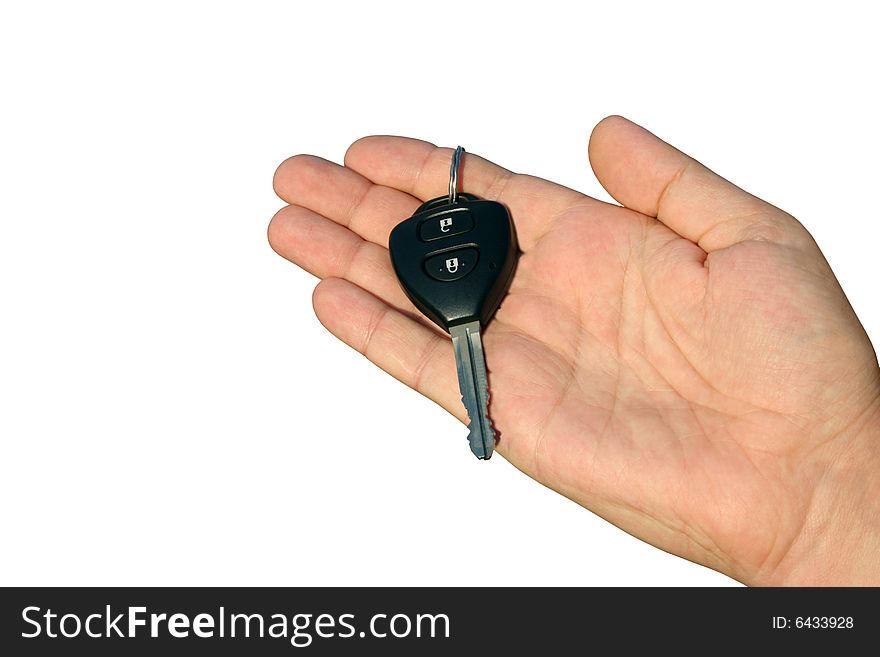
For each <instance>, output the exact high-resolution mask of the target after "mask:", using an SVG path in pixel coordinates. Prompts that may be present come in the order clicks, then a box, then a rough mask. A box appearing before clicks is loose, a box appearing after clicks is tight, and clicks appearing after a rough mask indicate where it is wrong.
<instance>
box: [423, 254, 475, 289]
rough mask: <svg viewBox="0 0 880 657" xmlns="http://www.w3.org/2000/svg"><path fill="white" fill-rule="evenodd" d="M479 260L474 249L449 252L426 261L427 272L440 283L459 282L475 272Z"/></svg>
mask: <svg viewBox="0 0 880 657" xmlns="http://www.w3.org/2000/svg"><path fill="white" fill-rule="evenodd" d="M478 258H479V253H478V251H477V250H476V249H472V248H466V249H456V250H455V251H447V252H446V253H441V254H439V255H435V256H431V257H429V258H428V259H427V260H425V271H426V272H428V276H430V277H431V278H436V279H437V280H438V281H457V280H458V279H459V278H464V277H465V276H467V275H468V274H470V273H471V272H472V271H473V270H474V268H475V267H476V266H477V259H478Z"/></svg>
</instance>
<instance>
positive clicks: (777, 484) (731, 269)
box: [269, 117, 880, 585]
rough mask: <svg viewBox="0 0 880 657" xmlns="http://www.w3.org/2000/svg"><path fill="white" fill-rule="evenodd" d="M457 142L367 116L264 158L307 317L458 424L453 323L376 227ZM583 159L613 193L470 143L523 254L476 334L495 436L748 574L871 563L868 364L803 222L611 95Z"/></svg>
mask: <svg viewBox="0 0 880 657" xmlns="http://www.w3.org/2000/svg"><path fill="white" fill-rule="evenodd" d="M450 157H451V150H450V149H446V148H437V147H435V146H433V145H432V144H429V143H426V142H423V141H418V140H414V139H407V138H402V137H366V138H364V139H361V140H359V141H357V142H355V143H354V144H352V146H351V147H350V148H349V150H348V152H347V153H346V155H345V165H344V166H339V165H337V164H333V163H331V162H328V161H326V160H323V159H320V158H317V157H314V156H309V155H298V156H295V157H292V158H290V159H288V160H286V161H285V162H284V163H283V164H282V165H281V166H280V167H279V168H278V171H277V172H276V174H275V180H274V186H275V190H276V192H277V193H278V195H279V196H280V197H281V198H282V199H283V200H284V201H286V202H287V203H289V204H290V205H288V206H287V207H285V208H283V209H282V210H280V211H279V212H278V213H277V214H276V215H275V216H274V217H273V218H272V221H271V223H270V225H269V242H270V243H271V245H272V247H273V248H274V249H275V251H277V252H278V253H279V254H280V255H282V256H283V257H285V258H287V259H288V260H290V261H292V262H294V263H296V264H297V265H299V266H300V267H302V268H303V269H305V270H307V271H309V272H311V273H313V274H315V275H316V276H318V277H320V278H321V279H322V281H321V282H320V283H319V284H318V286H317V287H316V288H315V292H314V296H313V304H314V309H315V313H316V314H317V316H318V319H319V320H320V321H321V322H322V324H323V325H324V326H325V327H327V329H329V330H330V331H331V332H332V333H333V334H334V335H336V336H337V337H338V338H339V339H341V340H342V341H343V342H345V343H346V344H348V345H350V346H351V347H353V348H355V349H357V350H358V351H360V352H361V353H363V354H364V355H366V356H367V358H369V359H370V360H371V361H373V362H374V363H376V364H377V365H378V366H379V367H381V368H382V369H384V370H385V371H386V372H388V373H389V374H391V375H392V376H394V377H396V378H398V379H399V380H401V381H402V382H404V383H405V384H407V385H409V386H411V387H412V388H414V389H415V390H417V391H419V392H421V393H422V394H424V395H425V396H427V397H429V398H430V399H432V400H434V401H436V402H437V403H438V404H440V405H441V406H443V407H444V408H445V409H447V410H448V411H449V412H450V413H452V414H453V415H455V416H456V417H458V418H459V419H460V420H462V421H464V422H466V421H467V416H466V414H465V411H464V408H463V407H462V404H461V400H460V395H459V391H458V384H457V380H456V374H455V367H454V358H453V355H452V348H451V343H450V341H449V339H448V336H447V335H446V334H445V333H442V332H441V331H440V330H439V329H437V328H436V327H434V326H433V325H431V324H430V323H428V322H427V321H426V320H424V319H423V318H421V317H420V316H419V314H418V312H417V311H416V310H415V309H414V308H413V306H412V305H411V303H410V302H409V301H408V300H407V299H406V298H405V296H404V295H403V293H402V291H401V290H400V288H399V286H398V283H397V280H396V278H395V277H394V274H393V271H392V269H391V264H390V260H389V257H388V250H387V245H388V235H389V232H390V231H391V229H392V228H393V227H394V226H395V225H396V224H397V223H398V222H400V221H401V220H403V219H405V218H406V217H408V216H410V214H411V213H412V212H413V211H414V210H415V208H416V207H417V206H418V205H419V204H420V203H421V201H423V200H426V199H429V198H433V197H436V196H439V195H441V194H443V193H444V192H445V190H446V186H447V183H448V175H449V161H450ZM589 157H590V163H591V165H592V168H593V171H594V172H595V174H596V176H597V178H598V179H599V181H600V182H601V184H602V186H603V187H604V188H605V189H606V190H607V191H608V192H609V193H610V194H611V196H612V197H613V198H614V199H616V200H617V201H618V202H619V203H620V204H621V205H620V206H618V205H613V204H608V203H604V202H601V201H598V200H596V199H593V198H590V197H588V196H585V195H583V194H581V193H579V192H576V191H573V190H571V189H568V188H565V187H562V186H560V185H556V184H554V183H552V182H549V181H546V180H542V179H539V178H534V177H531V176H526V175H520V174H514V173H511V172H510V171H507V170H505V169H503V168H501V167H499V166H497V165H495V164H492V163H491V162H488V161H487V160H484V159H482V158H479V157H477V156H475V155H472V154H467V155H466V156H465V158H464V160H463V164H462V169H461V171H460V176H459V177H460V181H461V182H460V185H461V188H462V189H464V190H466V191H468V192H471V193H474V194H477V195H479V196H482V197H484V198H490V199H496V200H499V201H501V202H503V203H504V204H506V205H507V207H508V208H509V209H510V211H511V214H512V216H513V219H514V222H515V224H516V229H517V234H518V237H519V241H520V248H521V249H522V252H523V253H522V256H521V258H520V260H519V265H518V268H517V271H516V276H515V278H514V280H513V283H512V285H511V288H510V291H509V294H508V296H507V297H506V298H505V300H504V302H503V304H502V306H501V308H500V309H499V311H498V313H497V315H496V317H495V319H494V321H493V322H492V323H491V324H490V325H489V327H488V329H487V330H486V331H485V333H484V340H485V346H486V359H487V367H488V370H489V382H490V388H491V406H490V411H491V415H492V417H493V421H494V423H495V426H496V429H497V430H498V431H499V433H500V440H499V443H498V447H497V449H498V451H499V452H500V453H501V454H502V455H503V456H504V457H505V458H507V459H508V460H509V461H511V462H512V463H513V464H514V465H515V466H516V467H517V468H519V469H521V470H522V471H523V472H525V473H526V474H528V475H529V476H531V477H534V478H535V479H537V480H538V481H540V482H541V483H543V484H545V485H547V486H549V487H551V488H553V489H554V490H557V491H558V492H560V493H562V494H563V495H565V496H567V497H569V498H571V499H573V500H575V501H576V502H578V503H579V504H581V505H583V506H584V507H586V508H588V509H590V510H591V511H593V512H595V513H597V514H599V515H601V516H602V517H604V518H606V519H607V520H608V521H610V522H612V523H614V524H615V525H617V526H618V527H620V528H622V529H623V530H625V531H627V532H629V533H630V534H632V535H634V536H636V537H638V538H640V539H642V540H644V541H647V542H649V543H651V544H652V545H655V546H657V547H659V548H662V549H664V550H667V551H668V552H671V553H673V554H677V555H679V556H682V557H684V558H686V559H690V560H692V561H695V562H697V563H701V564H704V565H706V566H708V567H710V568H713V569H716V570H718V571H720V572H723V573H726V574H728V575H730V576H732V577H734V578H736V579H738V580H740V581H742V582H745V583H747V584H752V585H779V584H819V585H826V584H875V585H876V584H880V560H878V559H877V554H880V502H878V501H880V476H878V473H880V370H878V365H877V358H876V355H875V353H874V350H873V349H872V347H871V343H870V341H869V340H868V337H867V335H866V334H865V332H864V330H863V328H862V326H861V325H860V323H859V321H858V319H857V317H856V316H855V314H854V312H853V310H852V308H851V307H850V305H849V303H848V301H847V299H846V297H845V295H844V293H843V290H841V288H840V286H839V284H838V282H837V280H836V279H835V277H834V274H833V272H832V271H831V269H830V267H829V266H828V264H827V262H826V261H825V259H824V257H823V256H822V254H821V252H820V251H819V248H818V247H817V246H816V244H815V242H814V241H813V239H812V237H811V236H810V234H809V233H808V232H807V231H806V230H805V229H804V228H803V226H801V224H799V223H798V222H797V221H796V220H795V219H794V218H793V217H791V216H789V215H788V214H786V213H785V212H783V211H782V210H779V209H778V208H776V207H773V206H771V205H769V204H768V203H766V202H764V201H762V200H760V199H758V198H756V197H754V196H752V195H750V194H748V193H746V192H744V191H743V190H741V189H739V188H738V187H736V186H734V185H733V184H731V183H730V182H728V181H726V180H724V179H723V178H721V177H719V176H718V175H716V174H714V173H713V172H711V171H710V170H709V169H707V168H706V167H704V166H703V165H701V164H700V163H698V162H696V161H695V160H693V159H691V158H690V157H688V156H686V155H684V154H683V153H681V152H680V151H678V150H676V149H675V148H673V147H672V146H670V145H669V144H666V143H665V142H663V141H661V140H660V139H658V138H657V137H655V136H654V135H652V134H651V133H650V132H648V131H647V130H645V129H643V128H641V127H639V126H637V125H636V124H634V123H631V122H630V121H627V120H626V119H624V118H621V117H609V118H607V119H605V120H603V121H602V122H601V123H599V125H597V126H596V128H595V129H594V131H593V134H592V136H591V138H590V145H589Z"/></svg>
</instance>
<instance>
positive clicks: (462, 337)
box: [449, 322, 495, 459]
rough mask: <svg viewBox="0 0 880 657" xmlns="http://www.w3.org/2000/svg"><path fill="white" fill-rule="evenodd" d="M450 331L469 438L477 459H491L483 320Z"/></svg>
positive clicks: (492, 448)
mask: <svg viewBox="0 0 880 657" xmlns="http://www.w3.org/2000/svg"><path fill="white" fill-rule="evenodd" d="M449 333H450V334H451V335H452V348H453V350H454V351H455V364H456V367H457V368H458V387H459V389H460V390H461V401H462V402H464V407H465V408H466V409H467V414H468V419H469V420H470V424H468V429H470V433H469V434H468V440H469V441H470V444H471V451H472V452H473V453H474V455H475V456H476V457H477V458H479V459H487V458H489V457H490V456H492V452H493V451H494V449H495V431H494V429H493V428H492V421H491V420H490V419H489V382H488V378H487V377H486V358H485V356H484V355H483V340H482V338H481V337H480V323H479V322H469V323H467V324H460V325H458V326H452V327H450V329H449Z"/></svg>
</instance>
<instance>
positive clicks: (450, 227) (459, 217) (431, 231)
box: [419, 210, 474, 242]
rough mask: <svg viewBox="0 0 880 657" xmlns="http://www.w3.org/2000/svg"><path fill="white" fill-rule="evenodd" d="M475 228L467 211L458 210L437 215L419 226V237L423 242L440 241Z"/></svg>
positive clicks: (472, 219)
mask: <svg viewBox="0 0 880 657" xmlns="http://www.w3.org/2000/svg"><path fill="white" fill-rule="evenodd" d="M473 227H474V218H473V216H472V215H471V213H470V212H468V211H467V210H456V211H455V212H446V213H441V214H436V215H434V216H433V217H430V218H429V219H426V220H425V221H423V222H422V225H421V226H419V237H420V238H421V239H422V241H423V242H430V241H431V240H439V239H440V238H442V237H452V236H453V235H461V234H462V233H466V232H468V231H469V230H471V229H472V228H473Z"/></svg>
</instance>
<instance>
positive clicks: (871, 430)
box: [754, 399, 880, 586]
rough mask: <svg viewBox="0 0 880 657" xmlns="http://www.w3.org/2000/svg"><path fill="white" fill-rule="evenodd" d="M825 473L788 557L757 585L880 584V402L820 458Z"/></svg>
mask: <svg viewBox="0 0 880 657" xmlns="http://www.w3.org/2000/svg"><path fill="white" fill-rule="evenodd" d="M818 459H819V465H818V466H817V467H818V468H820V470H821V472H822V475H821V476H820V477H819V479H818V482H817V484H816V487H815V489H814V491H813V495H812V497H811V499H810V501H809V503H808V506H807V508H806V509H805V510H804V511H805V512H804V523H803V528H802V530H801V532H800V534H799V536H798V537H797V539H796V540H795V541H794V542H793V543H792V546H791V549H790V550H789V551H788V552H787V554H786V556H785V558H784V559H782V560H781V561H780V562H779V564H778V565H777V566H776V567H775V568H774V569H773V572H772V573H771V574H769V575H768V576H766V577H758V578H756V581H755V582H754V583H755V584H759V585H770V586H865V585H872V586H878V585H880V558H878V555H880V399H878V400H876V402H875V403H873V404H872V405H871V407H870V408H869V410H868V411H867V412H866V413H865V414H863V416H862V418H861V419H860V420H859V421H858V422H856V423H854V425H853V426H852V428H851V430H850V431H848V432H846V433H845V434H841V435H839V436H838V437H837V438H835V439H834V441H833V443H832V444H830V445H829V446H828V449H827V450H826V451H825V453H824V454H822V455H821V456H819V457H818Z"/></svg>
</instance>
